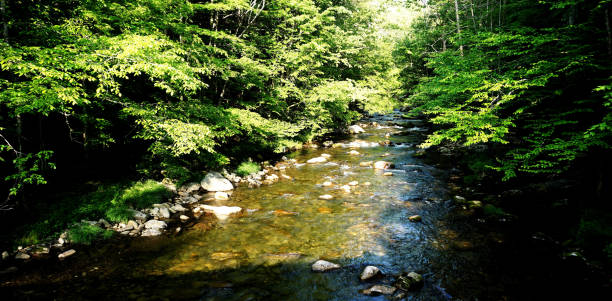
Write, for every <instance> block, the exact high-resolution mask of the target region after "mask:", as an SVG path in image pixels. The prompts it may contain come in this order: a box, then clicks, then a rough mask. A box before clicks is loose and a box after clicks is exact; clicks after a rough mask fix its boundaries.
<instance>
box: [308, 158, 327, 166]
mask: <svg viewBox="0 0 612 301" xmlns="http://www.w3.org/2000/svg"><path fill="white" fill-rule="evenodd" d="M325 162H327V159H325V157H316V158H312V159H310V160H308V161H306V163H309V164H316V163H325Z"/></svg>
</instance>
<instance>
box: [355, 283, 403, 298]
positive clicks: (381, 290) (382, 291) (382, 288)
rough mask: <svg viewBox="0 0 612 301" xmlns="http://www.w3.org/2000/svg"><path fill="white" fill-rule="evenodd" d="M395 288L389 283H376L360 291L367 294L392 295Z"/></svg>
mask: <svg viewBox="0 0 612 301" xmlns="http://www.w3.org/2000/svg"><path fill="white" fill-rule="evenodd" d="M396 290H397V289H396V288H395V287H392V286H389V285H382V284H377V285H374V286H372V287H370V288H369V289H367V290H363V291H361V293H362V294H364V295H368V296H378V295H393V293H395V291H396Z"/></svg>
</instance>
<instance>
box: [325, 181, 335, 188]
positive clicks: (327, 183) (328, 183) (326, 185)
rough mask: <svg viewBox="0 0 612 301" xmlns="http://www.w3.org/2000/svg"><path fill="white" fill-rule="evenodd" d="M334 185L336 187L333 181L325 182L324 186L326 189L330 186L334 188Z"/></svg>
mask: <svg viewBox="0 0 612 301" xmlns="http://www.w3.org/2000/svg"><path fill="white" fill-rule="evenodd" d="M332 185H334V184H333V183H332V182H331V181H325V182H323V186H325V187H329V186H332Z"/></svg>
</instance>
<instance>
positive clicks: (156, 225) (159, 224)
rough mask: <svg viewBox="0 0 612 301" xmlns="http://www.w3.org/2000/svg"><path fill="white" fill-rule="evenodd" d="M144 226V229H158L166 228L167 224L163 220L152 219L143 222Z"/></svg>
mask: <svg viewBox="0 0 612 301" xmlns="http://www.w3.org/2000/svg"><path fill="white" fill-rule="evenodd" d="M144 226H145V228H146V229H158V230H159V229H164V228H166V227H167V226H168V225H167V224H166V222H164V221H158V220H155V219H152V220H150V221H147V222H146V223H144Z"/></svg>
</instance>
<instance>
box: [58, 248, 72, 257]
mask: <svg viewBox="0 0 612 301" xmlns="http://www.w3.org/2000/svg"><path fill="white" fill-rule="evenodd" d="M74 253H76V251H75V250H74V249H70V250H68V251H66V252H62V253H61V254H59V255H57V258H59V260H64V259H66V258H68V257H70V256H72V255H74Z"/></svg>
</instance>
